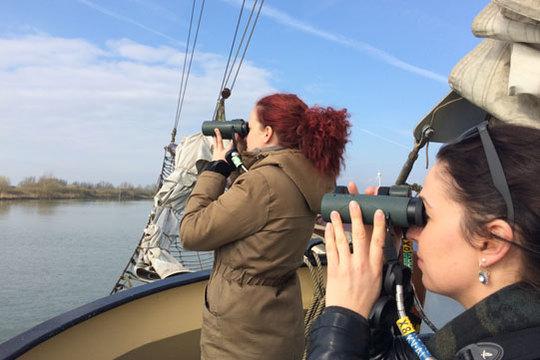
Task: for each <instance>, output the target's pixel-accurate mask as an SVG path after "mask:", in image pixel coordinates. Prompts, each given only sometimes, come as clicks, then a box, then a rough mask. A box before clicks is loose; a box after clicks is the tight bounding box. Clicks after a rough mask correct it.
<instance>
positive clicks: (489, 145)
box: [455, 121, 514, 224]
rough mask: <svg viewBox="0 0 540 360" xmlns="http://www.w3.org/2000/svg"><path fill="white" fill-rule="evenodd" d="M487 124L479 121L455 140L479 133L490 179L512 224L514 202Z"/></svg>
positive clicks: (471, 136) (468, 137)
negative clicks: (504, 204)
mask: <svg viewBox="0 0 540 360" xmlns="http://www.w3.org/2000/svg"><path fill="white" fill-rule="evenodd" d="M487 126H488V122H487V121H484V122H481V123H480V124H478V125H476V126H475V127H472V128H470V129H469V130H467V131H465V132H464V133H463V134H461V135H460V136H459V137H458V138H457V139H456V141H455V142H456V143H459V142H461V141H464V140H466V139H471V138H473V137H475V136H476V135H480V140H481V141H482V147H483V148H484V154H486V159H487V163H488V167H489V172H490V174H491V180H492V181H493V185H495V188H496V189H497V191H499V193H500V194H501V196H502V197H503V199H504V202H505V203H506V218H507V219H508V221H509V222H510V223H511V224H514V204H513V203H512V196H510V189H509V188H508V182H507V181H506V176H505V175H504V170H503V167H502V164H501V160H500V159H499V156H498V155H497V150H496V149H495V146H494V145H493V141H492V140H491V137H490V136H489V132H488V129H487Z"/></svg>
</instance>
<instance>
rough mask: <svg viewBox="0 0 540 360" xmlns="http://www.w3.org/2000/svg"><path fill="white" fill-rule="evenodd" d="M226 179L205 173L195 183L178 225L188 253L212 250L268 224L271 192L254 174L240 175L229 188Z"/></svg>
mask: <svg viewBox="0 0 540 360" xmlns="http://www.w3.org/2000/svg"><path fill="white" fill-rule="evenodd" d="M225 181H226V179H225V177H224V176H223V175H221V174H218V173H215V172H211V171H205V172H203V173H202V174H201V175H200V176H199V179H198V180H197V184H196V185H195V188H194V189H193V192H192V193H191V196H190V197H189V199H188V201H187V205H186V210H185V213H184V218H183V219H182V222H181V223H180V239H181V241H182V244H183V246H184V248H186V249H188V250H215V249H217V248H219V247H221V246H223V245H225V244H227V243H230V242H233V241H236V240H239V239H243V238H245V237H247V236H249V235H251V234H254V233H255V232H257V231H259V230H260V229H262V227H263V226H264V225H265V224H266V223H267V221H268V206H269V203H270V191H269V188H268V182H267V181H266V179H265V178H264V176H263V175H262V174H260V173H259V172H257V171H253V172H248V173H245V174H242V176H240V177H239V178H238V180H237V181H236V182H235V183H234V184H233V185H232V186H231V188H230V189H229V190H228V191H226V192H225V193H223V191H224V189H225Z"/></svg>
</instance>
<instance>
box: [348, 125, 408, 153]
mask: <svg viewBox="0 0 540 360" xmlns="http://www.w3.org/2000/svg"><path fill="white" fill-rule="evenodd" d="M354 130H355V131H356V130H359V131H362V132H364V133H366V134H369V135H371V136H374V137H376V138H378V139H381V140H384V141H386V142H388V143H390V144H394V145H397V146H400V147H402V148H404V149H410V146H407V145H403V144H401V143H398V142H397V141H394V140H392V139H389V138H387V137H384V136H381V135H379V134H375V133H374V132H373V131H369V130H367V129H363V128H355V129H354Z"/></svg>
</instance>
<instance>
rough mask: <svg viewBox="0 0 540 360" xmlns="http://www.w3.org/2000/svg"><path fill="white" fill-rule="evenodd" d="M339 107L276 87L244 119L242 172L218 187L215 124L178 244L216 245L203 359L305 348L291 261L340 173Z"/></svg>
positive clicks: (278, 355)
mask: <svg viewBox="0 0 540 360" xmlns="http://www.w3.org/2000/svg"><path fill="white" fill-rule="evenodd" d="M347 118H348V114H347V111H346V110H334V109H332V108H320V107H313V108H309V107H308V106H307V105H306V104H305V103H304V102H303V101H302V100H300V99H299V98H298V97H297V96H296V95H291V94H274V95H271V96H267V97H265V98H262V99H261V100H259V101H258V102H257V104H256V105H255V107H254V108H253V110H252V111H251V114H250V116H249V128H250V131H249V133H248V135H247V138H246V144H247V152H245V153H244V154H243V158H244V162H245V163H246V165H247V166H248V168H249V170H248V171H247V172H246V173H244V174H242V175H240V176H239V177H238V178H237V179H236V180H235V181H234V183H233V184H232V186H231V187H230V189H229V190H227V191H225V192H224V190H225V184H226V180H227V177H228V176H229V174H230V171H231V170H230V168H229V167H228V165H227V163H226V162H225V161H224V156H225V153H226V151H227V150H228V148H224V147H223V144H222V140H221V136H220V134H219V131H216V137H215V146H214V155H213V161H212V162H210V163H209V164H208V165H207V166H206V170H205V171H203V172H202V173H201V174H200V175H199V178H198V180H197V184H196V185H195V188H194V190H193V192H192V194H191V196H190V198H189V200H188V202H187V206H186V211H185V215H184V218H183V220H182V223H181V226H180V235H181V239H182V242H183V245H184V247H185V248H187V249H192V250H215V261H214V268H213V271H212V275H211V277H210V280H209V283H208V286H207V288H206V294H205V306H204V307H203V311H204V313H203V325H202V334H201V353H202V358H204V359H298V358H300V357H301V355H302V353H303V350H304V338H303V312H302V301H301V294H300V286H299V281H298V278H297V275H296V270H297V268H298V267H299V266H300V265H301V263H302V257H303V253H304V250H305V247H306V244H307V242H308V240H309V239H310V237H311V234H312V232H313V226H314V222H315V217H316V214H317V213H318V212H319V206H320V202H321V198H322V195H323V194H324V193H325V192H328V191H331V190H332V189H333V187H334V184H335V179H336V176H337V175H338V173H339V171H340V167H341V164H342V160H343V153H344V148H345V144H346V142H347V136H348V128H349V126H350V125H349V121H348V119H347Z"/></svg>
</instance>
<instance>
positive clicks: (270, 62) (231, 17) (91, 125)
mask: <svg viewBox="0 0 540 360" xmlns="http://www.w3.org/2000/svg"><path fill="white" fill-rule="evenodd" d="M248 3H249V1H248ZM487 3H488V1H487V0H486V1H466V0H455V1H452V2H448V1H446V2H441V1H407V2H405V1H397V0H378V1H345V0H319V1H313V0H295V1H286V0H273V1H272V0H266V2H265V6H264V8H263V13H262V15H261V18H260V20H259V24H258V26H257V29H256V32H255V35H254V38H253V40H252V44H251V47H250V49H249V50H248V53H247V57H246V59H247V61H246V62H245V64H244V66H243V68H242V70H241V73H240V77H239V80H238V83H237V85H236V88H235V90H234V93H233V95H232V97H231V99H230V100H229V102H228V104H227V116H228V117H229V118H235V117H247V116H248V114H249V111H250V109H251V107H252V105H253V104H254V102H255V101H256V99H257V98H259V97H261V96H263V95H265V94H268V93H271V92H275V91H285V92H291V93H296V94H298V95H299V96H300V97H301V98H303V99H304V100H305V101H306V102H307V103H308V104H310V105H313V104H319V105H323V106H327V105H331V106H335V107H339V108H341V107H345V108H347V109H348V110H349V111H350V113H351V120H352V122H353V128H352V136H351V142H350V144H349V146H348V148H347V167H346V169H345V171H344V172H343V175H342V178H341V182H344V181H346V180H349V179H355V180H356V181H357V182H358V183H359V184H360V185H361V186H366V185H370V184H374V183H375V178H376V174H377V171H381V172H382V177H383V181H384V182H386V183H390V182H393V180H394V179H395V177H396V176H397V174H398V173H399V170H400V168H401V165H402V164H403V162H404V161H405V159H406V157H407V154H408V152H409V150H410V148H411V147H412V139H413V138H412V129H413V128H414V125H415V124H416V123H417V122H418V121H419V120H420V118H421V117H422V116H423V115H424V114H426V113H427V112H428V111H429V110H430V109H431V107H432V106H433V105H435V103H436V102H437V101H438V100H439V99H441V98H442V97H443V96H444V95H445V94H446V93H447V92H448V91H449V86H448V85H447V82H446V79H447V76H448V74H449V72H450V70H451V69H452V67H453V65H454V64H456V62H457V61H458V60H459V59H460V58H461V57H462V56H463V55H465V54H466V53H467V52H468V51H470V50H471V49H472V48H473V47H474V46H475V45H476V44H477V43H478V42H479V39H476V38H474V37H473V35H472V34H471V31H470V25H471V22H472V20H473V18H474V16H475V15H476V14H477V13H478V12H479V11H480V10H481V9H482V8H483V7H484V6H485V5H486V4H487ZM240 4H241V1H239V0H207V1H206V5H205V12H204V14H203V20H202V25H201V31H200V34H199V41H198V45H197V52H196V54H195V58H194V67H193V70H192V76H191V78H190V80H189V85H188V88H187V93H186V101H185V104H184V111H183V114H182V118H181V120H180V127H179V131H180V136H185V135H188V134H190V133H193V132H194V131H197V130H198V129H199V128H200V122H201V121H203V120H207V119H209V118H210V117H211V114H212V111H213V106H214V101H215V98H216V97H217V92H218V87H219V84H220V81H221V77H222V74H223V70H224V66H225V61H226V56H227V54H228V50H229V46H230V42H231V40H232V35H233V32H234V26H235V22H236V17H237V15H238V11H239V8H240ZM190 9H191V1H187V0H177V1H170V0H169V1H164V0H116V1H105V0H69V1H68V0H49V1H37V0H4V1H2V2H0V175H5V176H8V177H10V178H11V180H12V183H14V184H16V183H17V182H18V181H20V180H21V179H22V178H24V177H26V176H40V175H43V174H53V175H55V176H58V177H61V178H64V179H67V180H68V181H91V182H97V181H100V180H105V181H110V182H113V183H116V184H118V183H120V182H122V181H128V182H131V183H134V184H149V183H152V182H153V181H154V180H155V179H156V177H157V174H158V172H159V170H160V166H161V160H162V155H163V150H162V149H163V146H164V145H166V144H167V142H168V141H169V139H170V135H169V134H170V131H171V129H172V126H173V122H174V114H175V111H176V99H177V93H178V87H179V75H180V69H181V65H182V61H183V53H184V43H185V40H186V36H187V30H188V26H189V15H190ZM433 148H435V147H433ZM432 158H433V157H432ZM424 161H425V160H424V156H423V155H422V156H421V158H420V159H419V161H418V164H417V166H416V168H415V171H414V174H413V177H412V179H413V180H415V181H421V180H422V178H423V176H424V174H425V171H424V170H423V168H422V167H423V163H424Z"/></svg>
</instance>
